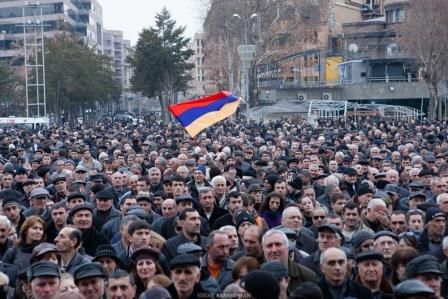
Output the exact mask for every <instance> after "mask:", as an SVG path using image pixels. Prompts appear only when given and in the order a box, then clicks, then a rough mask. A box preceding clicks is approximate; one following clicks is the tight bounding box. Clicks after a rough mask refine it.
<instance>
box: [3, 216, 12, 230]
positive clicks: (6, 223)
mask: <svg viewBox="0 0 448 299" xmlns="http://www.w3.org/2000/svg"><path fill="white" fill-rule="evenodd" d="M0 223H1V224H4V225H5V226H6V227H7V229H8V230H9V229H11V221H9V219H8V217H6V216H4V215H0Z"/></svg>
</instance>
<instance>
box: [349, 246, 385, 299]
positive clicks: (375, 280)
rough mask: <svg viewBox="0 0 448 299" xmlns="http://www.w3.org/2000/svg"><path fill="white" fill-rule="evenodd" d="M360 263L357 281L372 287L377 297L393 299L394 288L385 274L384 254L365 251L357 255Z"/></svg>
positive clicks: (357, 261) (357, 262) (371, 289)
mask: <svg viewBox="0 0 448 299" xmlns="http://www.w3.org/2000/svg"><path fill="white" fill-rule="evenodd" d="M355 261H356V264H357V265H358V277H357V278H356V280H355V281H357V282H358V283H360V284H362V285H363V286H365V287H366V288H368V289H370V291H371V292H372V293H373V295H374V296H375V298H381V299H393V298H394V295H393V288H392V285H391V284H390V282H389V280H388V279H387V278H386V276H385V275H384V270H385V268H384V257H383V254H382V253H380V252H376V251H372V250H369V251H364V252H361V253H358V254H357V255H356V257H355Z"/></svg>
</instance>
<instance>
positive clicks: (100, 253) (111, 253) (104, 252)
mask: <svg viewBox="0 0 448 299" xmlns="http://www.w3.org/2000/svg"><path fill="white" fill-rule="evenodd" d="M100 257H110V258H112V259H114V260H115V262H116V263H117V264H119V263H120V259H119V258H118V257H117V254H116V253H115V249H114V248H113V247H112V246H111V245H107V244H105V245H100V246H98V248H97V249H96V251H95V258H94V259H93V261H94V262H97V261H98V259H99V258H100Z"/></svg>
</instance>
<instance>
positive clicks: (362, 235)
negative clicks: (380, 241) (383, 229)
mask: <svg viewBox="0 0 448 299" xmlns="http://www.w3.org/2000/svg"><path fill="white" fill-rule="evenodd" d="M367 240H373V233H371V232H369V231H366V230H359V231H357V232H356V233H355V234H354V235H353V237H352V245H353V248H355V249H356V248H358V247H359V246H360V245H361V244H362V243H364V241H367Z"/></svg>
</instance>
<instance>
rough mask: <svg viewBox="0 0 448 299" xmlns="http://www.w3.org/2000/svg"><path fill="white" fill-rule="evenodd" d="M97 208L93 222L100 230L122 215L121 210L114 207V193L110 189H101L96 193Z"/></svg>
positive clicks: (94, 211)
mask: <svg viewBox="0 0 448 299" xmlns="http://www.w3.org/2000/svg"><path fill="white" fill-rule="evenodd" d="M95 201H96V208H95V209H94V210H93V224H94V226H95V228H96V229H97V230H99V231H101V229H102V228H103V225H104V224H105V223H107V222H109V221H111V220H113V219H115V218H119V217H120V211H118V210H117V209H115V208H114V206H113V205H114V194H113V193H112V192H111V191H109V190H107V189H106V190H101V191H100V192H98V193H97V194H96V195H95Z"/></svg>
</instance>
